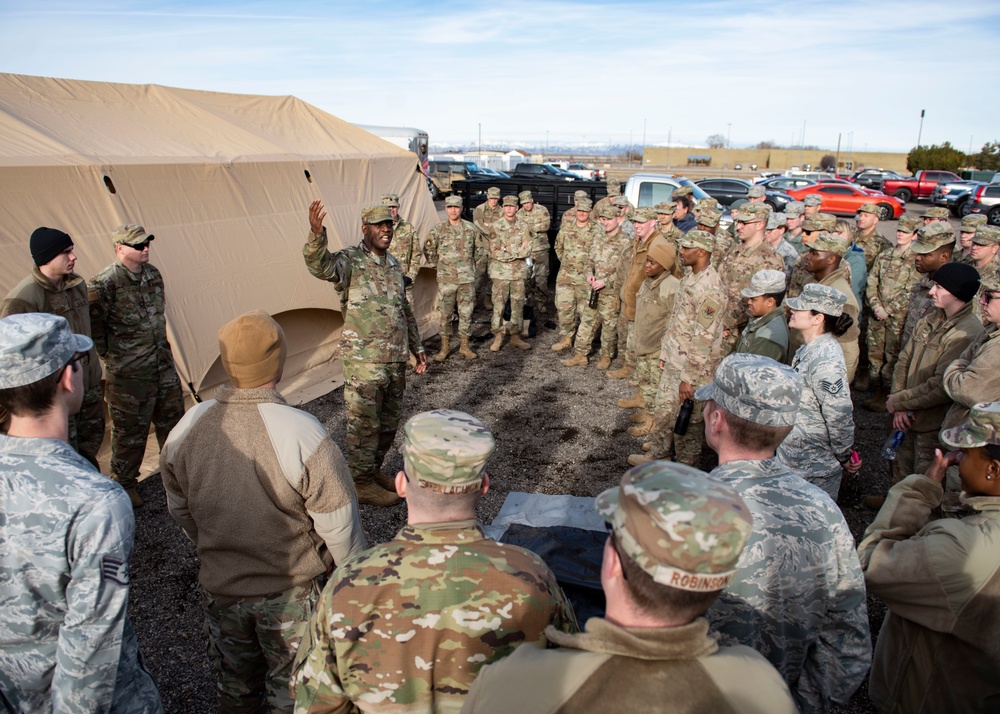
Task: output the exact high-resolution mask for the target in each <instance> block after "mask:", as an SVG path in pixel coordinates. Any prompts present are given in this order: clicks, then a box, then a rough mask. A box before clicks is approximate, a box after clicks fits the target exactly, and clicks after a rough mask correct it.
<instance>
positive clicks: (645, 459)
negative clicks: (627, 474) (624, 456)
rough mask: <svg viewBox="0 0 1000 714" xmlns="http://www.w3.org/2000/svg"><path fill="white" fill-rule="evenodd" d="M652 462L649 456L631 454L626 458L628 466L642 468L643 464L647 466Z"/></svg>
mask: <svg viewBox="0 0 1000 714" xmlns="http://www.w3.org/2000/svg"><path fill="white" fill-rule="evenodd" d="M650 461H653V457H652V456H650V455H649V454H632V455H631V456H629V457H628V465H629V466H642V465H643V464H648V463H649V462H650Z"/></svg>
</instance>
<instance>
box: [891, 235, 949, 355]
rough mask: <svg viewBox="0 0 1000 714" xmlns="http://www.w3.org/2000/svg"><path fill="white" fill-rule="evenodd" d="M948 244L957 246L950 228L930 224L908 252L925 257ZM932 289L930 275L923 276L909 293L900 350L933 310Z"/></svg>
mask: <svg viewBox="0 0 1000 714" xmlns="http://www.w3.org/2000/svg"><path fill="white" fill-rule="evenodd" d="M949 243H956V244H957V241H955V234H954V232H953V231H952V230H951V226H950V225H948V224H946V223H931V224H929V225H926V226H924V227H923V228H921V229H919V230H918V231H917V239H916V240H915V241H913V243H912V245H911V246H910V251H911V252H912V253H919V254H921V255H926V254H928V253H931V252H933V251H935V250H937V249H938V248H942V247H944V246H945V245H948V244H949ZM932 287H934V280H933V279H932V278H931V275H930V274H925V275H924V277H923V278H921V279H920V280H919V281H918V282H917V284H916V285H914V286H913V292H912V293H910V307H909V309H908V310H907V312H906V322H905V323H904V324H903V336H902V338H900V341H899V349H900V350H903V349H904V348H905V347H906V345H907V343H908V342H909V341H910V336H911V335H912V334H913V330H914V328H916V326H917V322H919V321H920V320H921V319H923V318H924V317H926V316H927V315H928V314H930V312H931V311H932V310H934V302H933V301H932V300H931V295H930V292H931V288H932Z"/></svg>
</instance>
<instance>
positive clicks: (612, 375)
mask: <svg viewBox="0 0 1000 714" xmlns="http://www.w3.org/2000/svg"><path fill="white" fill-rule="evenodd" d="M629 374H630V370H629V368H628V367H626V366H625V365H622V366H621V367H619V368H618V369H615V370H612V371H610V372H608V379H625V378H626V377H628V376H629Z"/></svg>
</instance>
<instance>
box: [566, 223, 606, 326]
mask: <svg viewBox="0 0 1000 714" xmlns="http://www.w3.org/2000/svg"><path fill="white" fill-rule="evenodd" d="M603 234H604V229H603V228H601V226H599V225H597V224H596V223H594V221H593V220H590V221H587V223H586V224H585V225H583V226H580V225H578V224H577V222H576V221H573V222H572V223H570V224H569V225H563V227H562V228H560V229H559V234H558V235H557V236H556V245H555V250H556V257H557V258H559V273H558V274H557V275H556V313H557V314H558V316H559V334H560V335H561V336H563V337H572V336H573V334H574V333H575V332H576V320H577V317H578V316H579V315H580V313H581V312H582V311H583V309H584V308H585V307H586V305H587V300H589V299H590V286H589V285H587V270H588V268H587V263H588V261H589V260H590V251H591V246H592V245H593V244H594V242H595V241H599V240H601V237H602V235H603Z"/></svg>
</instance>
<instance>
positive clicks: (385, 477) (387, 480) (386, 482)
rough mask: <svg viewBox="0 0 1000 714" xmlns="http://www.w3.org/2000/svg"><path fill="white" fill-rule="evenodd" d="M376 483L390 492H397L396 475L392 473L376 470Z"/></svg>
mask: <svg viewBox="0 0 1000 714" xmlns="http://www.w3.org/2000/svg"><path fill="white" fill-rule="evenodd" d="M375 483H377V484H378V485H379V486H381V487H382V488H384V489H385V490H386V491H388V492H389V493H396V477H395V476H392V475H390V474H386V473H382V472H381V471H376V472H375Z"/></svg>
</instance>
